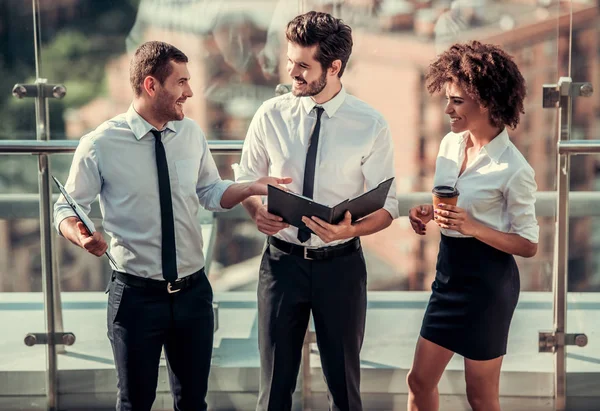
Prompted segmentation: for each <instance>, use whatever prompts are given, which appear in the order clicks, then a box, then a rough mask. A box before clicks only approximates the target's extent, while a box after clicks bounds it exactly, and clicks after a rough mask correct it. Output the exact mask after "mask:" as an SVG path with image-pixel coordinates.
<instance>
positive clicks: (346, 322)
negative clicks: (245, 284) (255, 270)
mask: <svg viewBox="0 0 600 411" xmlns="http://www.w3.org/2000/svg"><path fill="white" fill-rule="evenodd" d="M366 283H367V271H366V266H365V260H364V257H363V254H362V249H358V250H357V251H355V252H353V253H352V254H349V255H346V256H342V257H336V258H333V259H330V260H322V261H314V260H312V261H311V260H305V259H304V258H302V257H298V256H294V255H289V254H286V253H284V252H282V251H280V250H279V249H277V248H276V247H274V246H272V245H267V248H266V250H265V252H264V255H263V258H262V261H261V266H260V278H259V284H258V333H259V337H258V343H259V350H260V359H261V380H260V394H259V399H258V406H257V411H287V410H290V409H291V408H292V393H293V392H294V390H295V387H296V380H297V376H298V370H299V367H300V360H301V353H302V343H303V340H304V335H305V333H306V328H307V326H308V321H309V316H310V312H311V310H312V314H313V319H314V323H315V332H316V336H317V344H318V347H319V353H320V356H321V365H322V367H323V373H324V375H325V381H326V382H327V386H328V396H329V407H330V410H341V411H350V410H352V411H360V410H362V403H361V399H360V358H359V354H360V349H361V347H362V342H363V336H364V330H365V316H366V304H367V297H366V291H367V284H366Z"/></svg>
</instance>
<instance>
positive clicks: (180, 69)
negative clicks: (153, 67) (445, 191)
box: [152, 61, 194, 123]
mask: <svg viewBox="0 0 600 411" xmlns="http://www.w3.org/2000/svg"><path fill="white" fill-rule="evenodd" d="M169 64H170V65H171V68H172V72H171V74H170V75H169V76H168V77H167V78H166V79H165V81H164V82H163V84H160V82H158V81H157V82H156V84H157V85H156V93H155V94H154V96H153V99H152V100H153V101H152V111H153V113H154V116H155V117H156V118H157V119H159V120H161V121H162V122H163V123H167V122H169V121H173V120H183V118H184V116H185V114H184V112H183V103H185V101H186V100H187V99H188V97H192V96H193V95H194V93H193V92H192V89H191V88H190V85H189V80H190V73H189V71H188V69H187V64H186V63H176V62H174V61H171V62H169Z"/></svg>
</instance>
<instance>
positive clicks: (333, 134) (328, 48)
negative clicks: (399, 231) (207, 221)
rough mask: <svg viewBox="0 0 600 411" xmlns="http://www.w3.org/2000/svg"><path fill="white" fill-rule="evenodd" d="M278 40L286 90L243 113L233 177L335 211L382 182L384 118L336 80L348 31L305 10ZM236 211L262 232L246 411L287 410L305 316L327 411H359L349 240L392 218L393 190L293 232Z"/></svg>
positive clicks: (389, 158)
mask: <svg viewBox="0 0 600 411" xmlns="http://www.w3.org/2000/svg"><path fill="white" fill-rule="evenodd" d="M286 37H287V40H288V50H287V57H288V64H287V69H288V73H289V75H290V76H291V77H292V79H293V86H292V92H291V93H288V94H286V95H283V96H279V97H276V98H273V99H271V100H269V101H267V102H265V103H264V104H263V105H262V106H261V107H260V109H259V110H258V112H257V113H256V115H255V116H254V119H253V120H252V123H251V125H250V129H249V131H248V135H247V137H246V141H245V143H244V150H243V152H242V160H241V163H240V167H239V169H238V172H239V174H238V181H246V180H254V179H256V178H260V177H262V176H266V175H269V174H271V173H275V174H277V173H280V174H284V175H286V176H289V177H291V178H292V183H291V184H288V186H287V187H288V189H290V190H291V191H293V192H296V193H301V194H303V195H304V196H307V197H310V198H313V199H314V200H315V201H316V202H318V203H322V204H327V205H335V204H337V203H339V202H340V201H343V200H345V199H347V198H352V197H355V196H357V195H360V194H361V193H363V192H364V191H365V188H366V189H367V190H370V189H372V188H374V187H376V186H377V185H378V184H379V183H380V182H381V181H383V180H385V179H386V178H389V177H392V176H393V175H394V164H393V148H392V140H391V136H390V131H389V128H388V126H387V123H386V121H385V119H384V118H383V117H382V116H381V114H379V113H378V112H377V111H375V110H374V109H373V108H372V107H370V106H369V105H368V104H366V103H364V102H362V101H360V100H359V99H357V98H355V97H353V96H351V95H349V94H348V93H347V92H346V90H345V89H344V87H343V86H342V83H341V77H342V74H343V73H344V69H345V68H346V64H347V62H348V59H349V57H350V54H351V51H352V31H351V29H350V27H349V26H348V25H346V24H344V23H343V22H342V21H341V20H339V19H337V18H334V17H333V16H331V15H329V14H326V13H318V12H314V11H313V12H309V13H306V14H303V15H300V16H297V17H296V18H294V19H293V20H292V21H291V22H290V23H288V26H287V30H286ZM243 204H244V206H245V207H246V209H247V210H248V212H249V213H250V215H251V216H252V218H253V219H254V221H255V222H256V225H257V227H258V229H259V230H260V231H261V232H263V233H265V234H267V235H268V236H269V237H268V240H267V241H268V245H267V247H266V249H265V252H264V255H263V258H262V262H261V266H260V280H259V285H258V317H259V348H260V356H261V380H260V394H259V400H258V406H257V410H260V411H263V410H273V411H285V410H290V409H291V406H292V393H293V392H294V389H295V385H296V379H297V374H298V369H299V365H300V357H301V348H302V342H303V339H304V335H305V332H306V328H307V326H308V321H309V317H310V312H311V310H312V314H313V318H314V324H315V331H316V335H317V343H318V346H319V353H320V356H321V362H322V366H323V373H324V374H325V378H326V381H327V384H328V389H329V401H330V409H332V410H362V404H361V399H360V360H359V353H360V349H361V346H362V342H363V336H364V327H365V314H366V291H367V286H366V279H367V271H366V267H365V260H364V257H363V253H362V249H361V246H360V240H359V237H360V236H363V235H368V234H372V233H376V232H378V231H380V230H383V229H384V228H386V227H388V226H389V225H390V224H391V222H392V220H393V219H394V218H396V217H398V203H397V200H396V190H395V186H394V185H392V187H391V189H390V191H389V194H388V197H387V199H386V201H385V205H384V207H383V208H382V209H380V210H378V211H376V212H374V213H372V214H371V215H369V216H367V217H365V218H363V219H361V220H359V221H355V222H353V221H352V216H351V215H350V213H346V216H345V218H344V220H343V221H341V222H340V223H339V224H336V225H331V224H327V223H326V222H324V221H322V220H320V219H318V218H317V217H312V218H311V216H305V217H304V218H303V222H304V223H305V224H306V227H302V228H300V229H297V228H295V227H292V226H288V225H287V224H285V223H284V222H283V221H282V219H281V218H280V217H278V216H275V215H273V214H270V213H269V212H268V211H267V206H266V205H265V204H263V203H262V201H261V199H260V198H259V197H250V198H248V199H247V200H245V201H244V202H243ZM307 228H308V229H310V230H312V233H311V231H310V230H308V229H307Z"/></svg>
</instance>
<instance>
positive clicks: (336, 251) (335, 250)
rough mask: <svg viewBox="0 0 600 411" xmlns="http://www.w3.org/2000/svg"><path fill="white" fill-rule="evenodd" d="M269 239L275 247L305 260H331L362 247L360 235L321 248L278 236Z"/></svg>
mask: <svg viewBox="0 0 600 411" xmlns="http://www.w3.org/2000/svg"><path fill="white" fill-rule="evenodd" d="M267 241H268V242H269V244H271V245H272V246H273V247H275V248H277V249H279V250H281V251H283V252H284V253H286V254H292V255H295V256H298V257H302V258H304V259H305V260H329V259H331V258H336V257H341V256H344V255H348V254H352V253H354V252H356V251H357V250H359V249H360V239H359V238H358V237H355V238H353V239H352V240H350V241H347V242H345V243H343V244H338V245H333V246H330V247H321V248H308V247H304V246H301V245H298V244H292V243H288V242H287V241H283V240H280V239H279V238H276V237H269V238H268V240H267Z"/></svg>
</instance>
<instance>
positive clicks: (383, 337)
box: [0, 292, 600, 411]
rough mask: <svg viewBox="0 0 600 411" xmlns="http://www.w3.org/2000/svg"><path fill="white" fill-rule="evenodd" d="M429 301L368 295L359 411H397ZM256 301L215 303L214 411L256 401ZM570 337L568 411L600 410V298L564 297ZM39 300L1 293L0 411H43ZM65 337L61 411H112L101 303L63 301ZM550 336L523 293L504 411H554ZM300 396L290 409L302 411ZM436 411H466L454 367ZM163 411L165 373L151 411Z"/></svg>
mask: <svg viewBox="0 0 600 411" xmlns="http://www.w3.org/2000/svg"><path fill="white" fill-rule="evenodd" d="M428 296H429V294H428V293H426V292H376V293H371V294H370V295H369V309H368V318H367V332H366V336H365V344H364V347H363V350H362V355H361V358H362V366H363V371H362V391H363V398H364V401H365V409H366V410H404V409H405V407H406V406H405V404H406V384H405V382H404V381H405V378H406V373H407V371H408V369H409V368H410V365H411V362H412V356H413V351H414V345H415V342H416V338H417V336H418V331H419V328H420V323H421V319H422V315H423V311H424V309H425V305H426V303H427V299H428ZM255 299H256V297H255V294H254V293H224V294H217V295H216V296H215V301H218V302H219V329H218V330H217V332H216V334H215V348H214V355H213V370H212V373H211V380H210V387H209V389H210V394H209V404H210V406H211V409H212V410H251V409H254V406H255V403H256V395H257V391H258V382H257V381H258V368H259V358H258V349H257V338H256V334H257V320H256V301H255ZM569 307H570V308H569V313H568V323H567V324H568V325H569V328H568V330H569V331H570V332H585V333H586V334H587V336H588V338H589V344H588V346H586V347H584V348H578V347H570V348H569V353H568V362H567V370H568V372H569V377H568V392H569V409H570V410H571V409H577V410H592V409H596V410H597V409H600V390H598V388H597V387H599V386H600V356H599V355H598V353H599V352H600V340H599V339H598V338H595V337H596V336H597V334H598V332H599V331H600V321H599V320H600V318H599V317H600V298H599V296H598V294H592V293H586V294H577V293H573V294H570V296H569ZM42 308H43V306H42V295H41V294H40V293H0V329H2V330H3V334H4V337H3V338H2V340H1V341H0V409H2V410H11V409H43V408H44V407H45V397H44V392H45V382H44V381H45V380H44V379H45V372H44V370H45V361H46V360H45V347H44V346H34V347H26V346H25V345H24V344H23V337H24V336H25V334H27V333H28V332H42V331H43V330H44V314H43V309H42ZM63 310H64V311H63V314H64V324H65V331H71V332H74V333H75V335H76V336H77V341H76V343H75V344H74V345H73V346H71V347H66V352H65V353H64V354H60V355H59V357H58V367H59V381H60V383H59V398H60V405H61V409H69V410H75V409H111V408H112V409H114V405H113V404H114V398H115V392H116V388H115V385H116V382H115V375H114V368H113V367H114V366H113V359H112V352H111V349H110V345H109V343H108V340H107V338H106V325H105V318H106V295H104V294H103V293H63ZM551 328H552V295H551V294H550V293H522V294H521V299H520V302H519V306H518V307H517V310H516V313H515V317H514V319H513V323H512V327H511V334H510V337H509V348H508V355H507V356H506V358H505V360H504V365H503V369H502V376H501V402H502V404H503V410H505V411H506V410H515V411H517V410H519V411H521V410H523V411H525V410H532V411H533V410H535V411H537V410H540V411H541V410H551V409H553V400H552V396H553V384H554V376H553V358H554V357H553V355H551V354H541V353H538V346H537V344H538V342H537V341H538V335H537V334H538V331H539V330H549V329H551ZM311 365H312V367H311V370H312V372H311V374H312V381H311V384H312V398H311V399H310V402H309V403H310V404H311V409H313V410H319V409H326V398H325V384H324V382H323V379H322V374H321V372H320V367H319V357H318V353H317V352H316V347H313V354H312V355H311ZM300 387H301V383H299V385H298V390H297V391H298V392H297V393H296V395H295V397H296V401H295V409H296V410H299V409H301V398H300V393H299V392H300ZM439 390H440V393H441V395H442V399H441V404H442V407H441V409H442V410H448V411H453V410H467V409H469V407H468V404H467V402H466V398H465V396H464V391H465V385H464V373H463V362H462V358H461V357H459V356H455V357H454V358H453V359H452V361H451V362H450V364H449V366H448V369H447V371H446V372H445V374H444V376H443V378H442V380H441V382H440V386H439ZM170 407H171V399H170V394H169V388H168V382H167V378H166V372H165V367H164V364H163V366H162V367H161V373H160V376H159V384H158V396H157V400H156V403H155V408H156V409H168V408H170Z"/></svg>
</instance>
